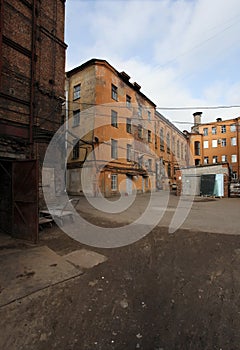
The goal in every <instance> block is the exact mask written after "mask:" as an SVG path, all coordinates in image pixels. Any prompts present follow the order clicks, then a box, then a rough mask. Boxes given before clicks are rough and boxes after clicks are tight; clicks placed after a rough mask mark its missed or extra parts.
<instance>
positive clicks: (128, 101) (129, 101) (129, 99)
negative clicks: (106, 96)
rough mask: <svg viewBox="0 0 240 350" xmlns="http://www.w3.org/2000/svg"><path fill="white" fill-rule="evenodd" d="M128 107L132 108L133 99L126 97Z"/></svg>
mask: <svg viewBox="0 0 240 350" xmlns="http://www.w3.org/2000/svg"><path fill="white" fill-rule="evenodd" d="M126 106H127V108H131V97H130V96H129V95H126Z"/></svg>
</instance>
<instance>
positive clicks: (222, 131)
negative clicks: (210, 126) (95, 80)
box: [221, 125, 227, 134]
mask: <svg viewBox="0 0 240 350" xmlns="http://www.w3.org/2000/svg"><path fill="white" fill-rule="evenodd" d="M226 129H227V128H226V125H221V134H226V132H227V130H226Z"/></svg>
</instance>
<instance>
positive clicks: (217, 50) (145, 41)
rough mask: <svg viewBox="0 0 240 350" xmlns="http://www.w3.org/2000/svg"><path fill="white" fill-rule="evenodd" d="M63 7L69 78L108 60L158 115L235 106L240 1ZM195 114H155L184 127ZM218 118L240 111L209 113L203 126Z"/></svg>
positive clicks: (180, 0)
mask: <svg viewBox="0 0 240 350" xmlns="http://www.w3.org/2000/svg"><path fill="white" fill-rule="evenodd" d="M66 7H67V17H66V27H67V29H66V34H67V35H66V39H67V44H68V45H69V48H68V53H67V69H68V70H69V69H71V68H73V67H75V66H77V65H80V64H82V63H83V62H85V61H86V60H88V59H91V58H93V57H95V58H102V59H106V60H107V61H108V62H109V63H110V64H112V65H113V66H114V67H115V68H116V69H117V70H120V71H122V70H124V71H126V72H127V73H128V74H129V75H130V76H131V77H132V80H133V81H137V82H138V83H139V84H140V85H141V86H142V92H143V93H144V94H145V95H147V96H148V97H149V98H150V99H151V100H152V101H153V102H154V103H156V104H157V105H158V106H159V107H165V106H166V107H168V106H169V107H171V106H172V107H176V106H209V105H223V104H240V97H239V91H240V90H239V83H238V82H239V80H240V71H239V68H238V61H239V54H240V40H239V31H240V21H239V18H240V2H239V0H228V1H226V0H211V1H209V0H192V1H191V0H177V1H174V0H155V1H142V0H138V1H133V0H128V1H126V0H124V1H120V0H118V1H110V0H108V1H102V0H97V1H93V0H92V1H83V0H82V1H74V0H72V1H68V2H67V3H66ZM194 111H195V110H194V109H193V110H185V111H178V112H177V111H164V110H160V112H161V113H163V114H164V115H165V116H166V117H168V118H170V119H171V120H172V121H173V120H179V121H187V122H191V121H192V113H193V112H194ZM217 113H219V114H222V115H223V116H226V117H227V116H230V117H235V116H237V115H240V109H235V110H226V109H225V110H216V111H215V110H211V111H208V112H207V113H206V119H207V120H204V121H210V120H211V118H212V117H215V116H216V115H217ZM204 114H205V113H204ZM204 114H203V116H204ZM186 125H187V124H186ZM178 126H180V127H181V124H179V125H178ZM181 129H182V127H181Z"/></svg>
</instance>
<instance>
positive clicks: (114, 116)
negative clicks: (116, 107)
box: [111, 110, 118, 128]
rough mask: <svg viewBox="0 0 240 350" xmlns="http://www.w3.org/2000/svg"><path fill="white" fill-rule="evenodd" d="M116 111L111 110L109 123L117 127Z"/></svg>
mask: <svg viewBox="0 0 240 350" xmlns="http://www.w3.org/2000/svg"><path fill="white" fill-rule="evenodd" d="M117 115H118V114H117V112H116V111H113V110H112V111H111V125H112V126H114V127H115V128H117V126H118V123H117Z"/></svg>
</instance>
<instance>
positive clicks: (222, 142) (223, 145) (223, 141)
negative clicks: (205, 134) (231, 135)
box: [221, 138, 227, 147]
mask: <svg viewBox="0 0 240 350" xmlns="http://www.w3.org/2000/svg"><path fill="white" fill-rule="evenodd" d="M221 146H222V147H226V146H227V139H226V138H224V139H222V140H221Z"/></svg>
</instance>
